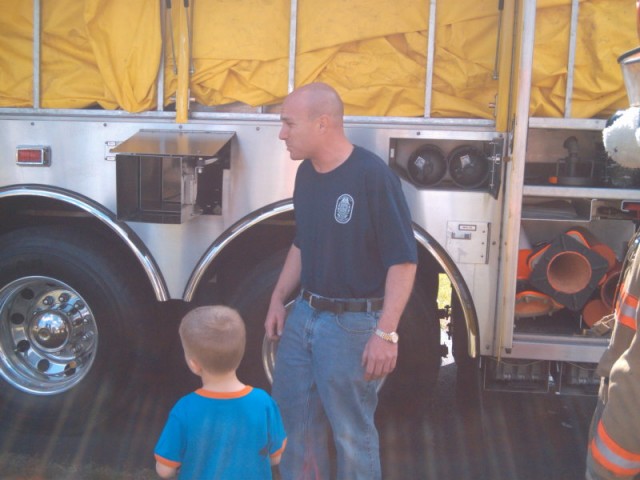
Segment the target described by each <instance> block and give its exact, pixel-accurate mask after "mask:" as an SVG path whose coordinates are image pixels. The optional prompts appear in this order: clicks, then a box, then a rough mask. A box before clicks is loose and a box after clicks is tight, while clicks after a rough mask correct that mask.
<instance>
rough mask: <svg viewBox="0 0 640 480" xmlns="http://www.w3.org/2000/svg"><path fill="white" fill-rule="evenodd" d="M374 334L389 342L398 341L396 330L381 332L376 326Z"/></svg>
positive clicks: (394, 342)
mask: <svg viewBox="0 0 640 480" xmlns="http://www.w3.org/2000/svg"><path fill="white" fill-rule="evenodd" d="M376 335H377V336H379V337H380V338H381V339H383V340H386V341H387V342H389V343H393V344H396V343H398V340H399V338H400V337H398V334H397V333H396V332H390V333H387V332H383V331H382V330H380V329H379V328H376Z"/></svg>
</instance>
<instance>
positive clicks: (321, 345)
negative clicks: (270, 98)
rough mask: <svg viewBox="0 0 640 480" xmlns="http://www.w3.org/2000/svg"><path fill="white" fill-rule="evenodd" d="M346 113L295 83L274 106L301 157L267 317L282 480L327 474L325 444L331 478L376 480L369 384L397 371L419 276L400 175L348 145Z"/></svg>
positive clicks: (328, 92) (323, 89)
mask: <svg viewBox="0 0 640 480" xmlns="http://www.w3.org/2000/svg"><path fill="white" fill-rule="evenodd" d="M343 115H344V107H343V103H342V100H341V99H340V97H339V95H338V94H337V92H336V91H335V90H334V89H333V88H332V87H330V86H329V85H326V84H324V83H313V84H309V85H306V86H303V87H301V88H298V89H297V90H295V91H293V92H292V93H291V94H290V95H289V96H288V97H287V98H286V99H285V101H284V104H283V106H282V113H281V121H282V128H281V130H280V139H281V140H283V141H284V142H285V144H286V146H287V150H288V151H289V154H290V155H291V158H292V159H293V160H302V163H301V164H300V166H299V167H298V172H297V175H296V181H295V189H294V196H293V201H294V208H295V219H296V234H295V238H294V241H293V245H292V246H291V248H290V250H289V253H288V255H287V257H286V260H285V263H284V266H283V269H282V272H281V274H280V277H279V279H278V282H277V284H276V286H275V288H274V291H273V295H272V297H271V303H270V306H269V311H268V313H267V317H266V320H265V329H266V333H267V335H268V336H269V337H270V338H271V339H274V340H275V339H279V346H278V352H277V358H276V365H275V372H274V383H273V396H274V398H275V399H276V401H277V402H278V404H279V405H280V409H281V412H282V416H283V420H284V424H285V429H286V430H287V435H288V439H289V440H288V445H287V450H286V451H285V453H284V455H283V458H282V462H281V465H280V470H281V474H282V478H283V480H294V479H295V480H299V479H328V478H330V476H331V472H332V470H333V469H332V468H331V466H330V460H329V453H328V452H329V448H328V447H329V441H331V440H333V442H334V444H335V449H336V452H337V465H336V469H335V472H336V473H337V478H338V479H340V480H376V479H380V478H381V469H380V455H379V442H378V433H377V430H376V427H375V424H374V413H375V409H376V406H377V403H378V396H377V390H378V386H379V384H380V381H381V379H382V378H383V377H384V376H385V375H387V374H388V373H390V372H392V371H393V369H394V368H395V366H396V360H397V357H398V335H397V333H396V329H397V327H398V323H399V321H400V317H401V315H402V312H403V310H404V308H405V306H406V304H407V301H408V299H409V296H410V294H411V290H412V287H413V281H414V277H415V272H416V264H417V249H416V242H415V238H414V236H413V231H412V227H411V218H410V214H409V209H408V207H407V203H406V200H405V198H404V196H403V194H402V190H401V187H400V181H399V179H398V177H397V176H396V175H395V174H394V173H393V172H392V171H391V170H390V169H389V167H388V166H387V164H386V163H385V162H384V161H383V160H382V159H381V158H379V157H378V156H376V155H375V154H373V153H372V152H369V151H367V150H365V149H364V148H361V147H359V146H354V145H353V144H352V143H351V142H350V141H349V139H348V138H347V137H346V135H345V131H344V126H343ZM295 292H299V295H298V296H297V297H296V300H295V302H294V303H293V306H292V308H291V310H290V312H289V314H288V316H287V314H286V311H285V302H286V300H287V299H288V298H290V296H291V295H292V294H294V293H295ZM285 320H286V321H285ZM330 433H331V434H332V438H330Z"/></svg>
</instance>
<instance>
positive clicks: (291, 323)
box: [272, 298, 381, 480]
mask: <svg viewBox="0 0 640 480" xmlns="http://www.w3.org/2000/svg"><path fill="white" fill-rule="evenodd" d="M379 316H380V314H379V312H375V313H342V314H333V313H330V312H321V311H317V310H314V309H312V308H311V307H310V306H309V305H308V304H307V303H306V302H305V301H304V300H302V299H300V298H298V299H297V300H296V302H295V303H294V305H293V307H292V309H291V311H290V313H289V315H288V317H287V321H286V324H285V328H284V332H283V334H282V337H281V339H280V342H279V345H278V351H277V355H276V364H275V370H274V379H273V392H272V393H273V397H274V398H275V400H276V402H277V403H278V405H279V407H280V410H281V413H282V417H283V421H284V426H285V429H286V431H287V448H286V449H285V451H284V454H283V456H282V462H281V463H280V472H281V475H282V479H283V480H325V479H328V478H330V475H331V467H330V457H329V440H330V437H329V435H330V433H333V441H334V443H335V448H336V454H337V479H338V480H379V479H380V478H381V471H380V451H379V441H378V432H377V430H376V427H375V424H374V413H375V410H376V406H377V404H378V393H377V387H378V384H379V381H369V382H367V381H365V380H364V368H363V366H362V353H363V351H364V347H365V345H366V343H367V341H368V340H369V338H370V337H371V335H372V334H373V332H374V330H375V328H376V326H377V323H378V319H379Z"/></svg>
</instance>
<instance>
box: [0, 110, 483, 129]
mask: <svg viewBox="0 0 640 480" xmlns="http://www.w3.org/2000/svg"><path fill="white" fill-rule="evenodd" d="M0 115H6V118H3V119H2V120H7V119H11V118H13V119H15V120H17V119H19V117H25V120H27V119H29V120H36V121H46V120H47V119H50V120H60V117H69V118H71V117H77V118H78V119H87V120H90V121H96V122H100V121H104V122H107V121H120V120H126V121H132V120H136V119H138V120H164V121H166V120H175V116H176V113H175V112H168V111H162V112H158V111H154V110H151V111H146V112H138V113H131V112H127V111H125V110H92V109H86V110H74V109H59V108H48V109H37V110H36V109H33V108H24V107H20V108H10V107H3V108H0ZM48 117H51V118H48ZM190 120H191V121H193V120H204V121H219V122H260V123H269V122H274V123H277V122H279V121H280V114H279V113H257V112H256V113H229V112H195V111H192V112H191V116H190ZM344 122H345V124H362V125H371V124H379V125H381V126H384V127H394V126H397V125H410V126H424V127H429V126H442V127H453V128H455V127H461V128H462V127H476V128H481V129H487V130H488V129H494V128H495V121H493V120H486V119H476V118H433V117H430V118H424V117H375V116H370V117H366V116H363V117H358V116H346V117H345V119H344Z"/></svg>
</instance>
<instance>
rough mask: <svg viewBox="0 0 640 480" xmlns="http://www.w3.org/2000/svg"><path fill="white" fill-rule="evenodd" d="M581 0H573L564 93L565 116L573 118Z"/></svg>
mask: <svg viewBox="0 0 640 480" xmlns="http://www.w3.org/2000/svg"><path fill="white" fill-rule="evenodd" d="M579 9H580V1H579V0H572V1H571V26H570V27H569V56H568V58H567V85H566V89H565V93H564V118H571V107H572V106H573V79H574V77H575V66H576V41H577V39H578V11H579Z"/></svg>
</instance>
